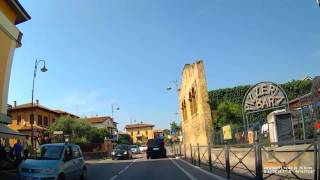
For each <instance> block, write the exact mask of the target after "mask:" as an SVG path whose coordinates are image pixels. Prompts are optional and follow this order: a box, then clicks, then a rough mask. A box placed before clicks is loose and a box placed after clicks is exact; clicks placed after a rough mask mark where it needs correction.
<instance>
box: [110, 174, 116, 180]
mask: <svg viewBox="0 0 320 180" xmlns="http://www.w3.org/2000/svg"><path fill="white" fill-rule="evenodd" d="M117 177H118V175H114V176H113V177H112V178H111V179H110V180H115V179H116V178H117Z"/></svg>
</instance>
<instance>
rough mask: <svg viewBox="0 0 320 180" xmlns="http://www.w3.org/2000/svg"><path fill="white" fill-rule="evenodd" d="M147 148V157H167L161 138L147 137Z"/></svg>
mask: <svg viewBox="0 0 320 180" xmlns="http://www.w3.org/2000/svg"><path fill="white" fill-rule="evenodd" d="M147 145H148V149H147V158H148V159H149V158H152V159H153V158H165V157H167V151H166V148H165V147H164V142H163V140H162V139H149V140H148V144H147Z"/></svg>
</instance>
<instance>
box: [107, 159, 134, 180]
mask: <svg viewBox="0 0 320 180" xmlns="http://www.w3.org/2000/svg"><path fill="white" fill-rule="evenodd" d="M136 161H137V160H136V159H135V160H134V161H132V162H131V163H130V164H129V165H127V166H126V167H124V168H123V169H121V171H119V172H118V174H117V175H114V176H113V177H112V178H111V179H109V180H115V179H116V178H117V177H118V176H119V175H121V174H122V173H124V172H125V171H126V170H127V169H128V168H129V167H130V166H132V165H133V163H135V162H136Z"/></svg>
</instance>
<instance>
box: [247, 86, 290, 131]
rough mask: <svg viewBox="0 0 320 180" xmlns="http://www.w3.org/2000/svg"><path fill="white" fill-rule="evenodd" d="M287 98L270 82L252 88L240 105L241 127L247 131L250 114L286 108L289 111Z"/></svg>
mask: <svg viewBox="0 0 320 180" xmlns="http://www.w3.org/2000/svg"><path fill="white" fill-rule="evenodd" d="M288 102H289V101H288V97H287V94H286V93H285V91H284V90H283V89H282V88H281V87H280V86H279V85H277V84H275V83H272V82H261V83H258V84H256V85H254V86H252V87H251V88H250V89H249V90H248V91H247V93H246V95H245V96H244V99H243V103H242V114H243V125H244V127H245V128H246V130H248V128H249V127H248V118H247V115H248V114H250V113H258V112H262V111H267V110H272V109H279V108H286V109H287V110H289V103H288Z"/></svg>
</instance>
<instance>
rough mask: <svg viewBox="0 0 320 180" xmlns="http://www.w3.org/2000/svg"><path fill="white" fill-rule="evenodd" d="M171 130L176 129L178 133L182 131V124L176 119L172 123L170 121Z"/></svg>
mask: <svg viewBox="0 0 320 180" xmlns="http://www.w3.org/2000/svg"><path fill="white" fill-rule="evenodd" d="M170 130H171V132H172V131H175V132H176V133H178V132H180V130H181V126H179V125H178V124H177V123H176V122H175V121H173V122H172V123H170Z"/></svg>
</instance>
